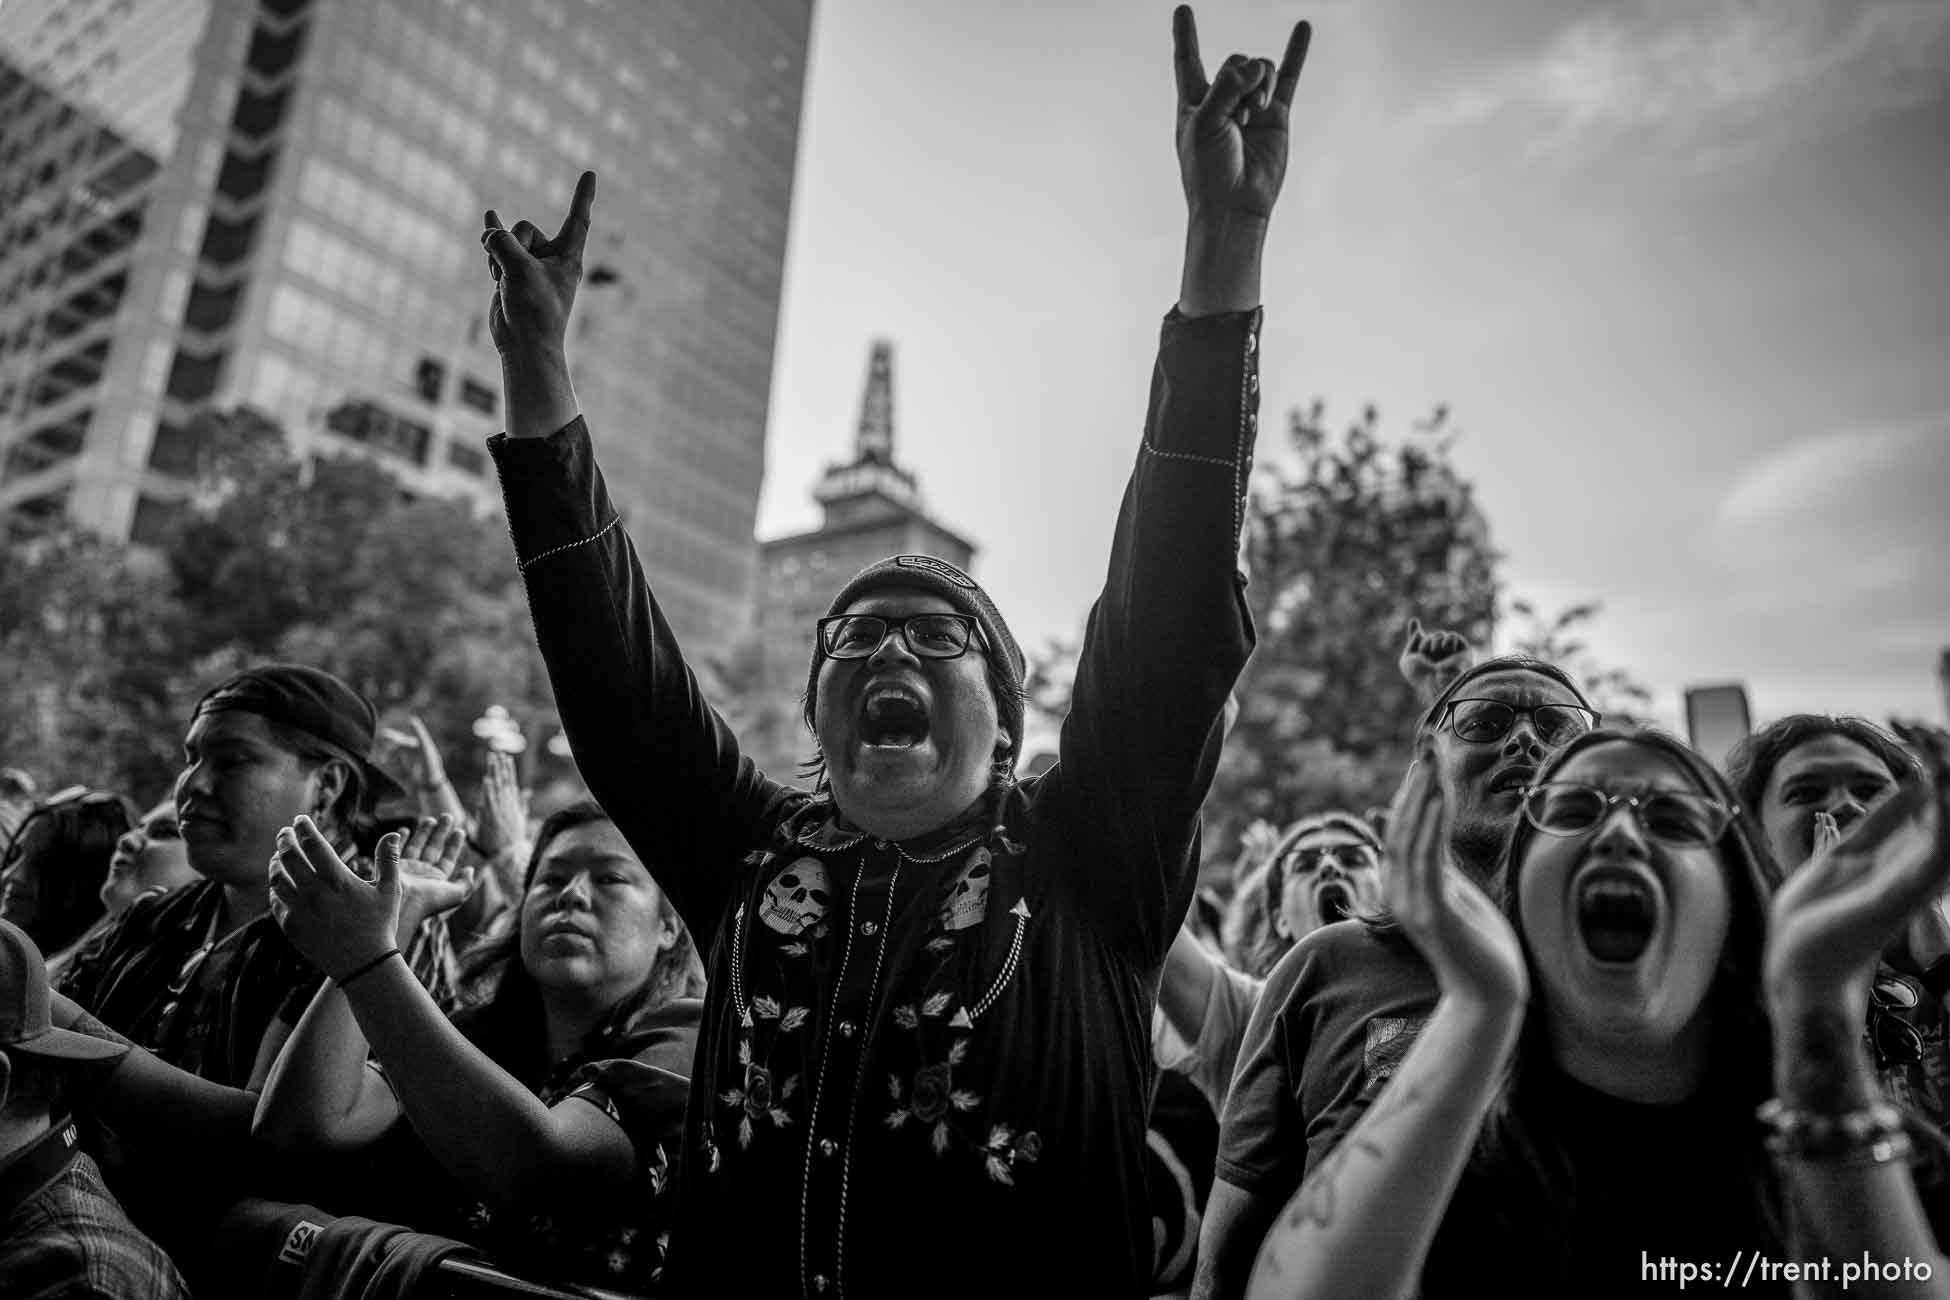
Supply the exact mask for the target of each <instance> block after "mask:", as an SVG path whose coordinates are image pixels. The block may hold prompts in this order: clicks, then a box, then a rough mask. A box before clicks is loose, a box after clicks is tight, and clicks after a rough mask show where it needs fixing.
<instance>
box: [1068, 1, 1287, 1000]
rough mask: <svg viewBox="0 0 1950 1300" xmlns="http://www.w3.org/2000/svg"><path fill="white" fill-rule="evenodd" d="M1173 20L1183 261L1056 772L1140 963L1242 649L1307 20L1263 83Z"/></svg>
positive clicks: (1168, 902)
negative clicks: (1215, 55)
mask: <svg viewBox="0 0 1950 1300" xmlns="http://www.w3.org/2000/svg"><path fill="white" fill-rule="evenodd" d="M1173 23H1174V29H1173V34H1174V42H1175V47H1176V51H1175V66H1176V71H1177V83H1178V100H1177V148H1178V159H1179V171H1180V175H1181V178H1182V180H1183V182H1184V189H1185V200H1186V235H1185V265H1184V271H1183V274H1182V276H1181V278H1180V290H1179V300H1178V305H1177V308H1176V310H1174V311H1173V313H1172V314H1171V315H1170V316H1169V317H1168V318H1167V319H1166V321H1165V326H1164V331H1163V337H1162V339H1161V341H1160V345H1159V351H1158V360H1157V365H1156V368H1155V370H1154V372H1153V376H1152V383H1151V401H1150V410H1149V413H1148V415H1147V417H1146V421H1145V430H1144V441H1143V445H1142V447H1141V448H1140V450H1139V453H1138V459H1137V466H1136V468H1135V469H1134V470H1133V471H1132V474H1131V479H1130V484H1129V486H1128V487H1127V488H1126V490H1125V494H1124V500H1123V504H1122V506H1121V508H1120V510H1119V512H1118V519H1117V528H1116V532H1115V534H1114V535H1113V537H1112V541H1111V554H1110V566H1109V574H1108V576H1107V578H1106V581H1105V583H1104V588H1103V594H1102V595H1101V596H1100V597H1099V598H1098V600H1097V604H1096V606H1095V607H1094V608H1093V609H1092V610H1091V613H1090V619H1089V623H1088V625H1087V627H1086V629H1085V633H1084V640H1083V648H1082V650H1081V652H1080V654H1079V658H1078V664H1077V674H1076V682H1075V686H1074V688H1073V691H1072V696H1071V711H1070V715H1069V718H1068V719H1067V720H1066V722H1065V723H1064V727H1063V735H1062V740H1061V745H1060V757H1061V772H1060V776H1059V779H1060V780H1061V781H1062V782H1063V783H1064V789H1065V790H1066V791H1068V792H1069V795H1070V797H1071V799H1072V800H1073V802H1072V803H1071V804H1070V805H1069V807H1070V809H1071V814H1070V818H1071V820H1070V825H1071V827H1072V832H1071V833H1072V835H1073V836H1074V837H1075V838H1076V839H1077V841H1078V848H1079V852H1078V853H1077V854H1076V855H1075V856H1076V859H1077V861H1078V862H1079V863H1080V864H1084V865H1081V866H1080V868H1079V870H1080V874H1081V877H1082V878H1081V879H1080V880H1079V881H1077V882H1076V883H1077V885H1078V886H1079V887H1080V888H1082V889H1083V890H1085V891H1087V897H1088V898H1089V899H1090V900H1091V908H1092V914H1093V915H1094V916H1096V917H1097V918H1098V920H1099V922H1100V923H1101V924H1102V925H1103V926H1104V927H1105V931H1106V933H1107V934H1108V935H1109V936H1110V937H1111V938H1112V940H1113V941H1114V942H1116V943H1117V944H1118V945H1119V946H1120V947H1121V948H1123V949H1124V951H1126V952H1127V953H1128V954H1129V955H1130V956H1131V957H1132V958H1133V959H1135V960H1138V961H1141V962H1144V963H1146V964H1151V963H1156V962H1159V961H1162V960H1163V958H1164V956H1165V951H1166V949H1167V948H1168V947H1169V946H1170V943H1171V938H1172V934H1173V933H1174V932H1175V931H1176V930H1177V928H1178V924H1179V921H1180V920H1181V919H1182V918H1183V916H1184V913H1185V909H1186V907H1187V906H1188V905H1189V904H1190V900H1191V893H1192V887H1193V875H1194V873H1195V871H1196V868H1197V862H1196V856H1197V855H1196V852H1195V844H1196V838H1197V817H1198V807H1199V804H1200V803H1201V802H1202V801H1203V800H1204V797H1205V792H1206V790H1207V789H1208V788H1209V786H1210V785H1211V781H1212V774H1213V771H1214V768H1215V766H1216V764H1217V761H1218V751H1219V743H1220V736H1221V722H1220V720H1221V716H1222V714H1223V712H1224V708H1225V702H1226V697H1227V694H1228V692H1229V691H1230V690H1231V688H1232V684H1233V682H1234V680H1235V679H1236V678H1237V677H1238V674H1239V670H1240V669H1241V668H1242V667H1243V666H1244V664H1245V661H1246V656H1247V654H1248V653H1250V651H1251V649H1252V644H1253V632H1252V623H1251V619H1250V617H1249V615H1248V614H1247V611H1246V604H1245V599H1244V593H1243V591H1242V590H1241V586H1242V580H1241V578H1240V577H1239V573H1238V554H1239V537H1240V529H1241V527H1242V524H1243V520H1244V499H1245V497H1244V493H1245V487H1246V479H1247V475H1248V473H1249V471H1250V469H1251V465H1252V451H1253V442H1254V439H1255V436H1256V434H1257V432H1258V405H1259V378H1258V364H1259V318H1258V307H1259V285H1260V259H1261V254H1262V250H1263V246H1264V243H1265V238H1266V226H1267V221H1268V219H1269V218H1270V217H1271V215H1272V211H1273V205H1274V201H1275V200H1276V199H1277V198H1278V196H1279V191H1280V184H1281V181H1282V180H1283V179H1284V177H1285V173H1286V153H1287V114H1288V108H1289V105H1290V104H1291V103H1292V100H1293V91H1294V87H1295V85H1296V84H1297V83H1298V81H1299V78H1300V68H1301V65H1302V63H1303V62H1304V61H1305V59H1306V52H1307V42H1308V38H1309V28H1308V27H1307V25H1306V24H1305V23H1301V24H1299V25H1297V26H1296V27H1295V28H1294V29H1293V33H1292V38H1291V40H1290V41H1289V42H1288V45H1287V49H1286V56H1285V58H1284V60H1283V61H1282V62H1281V64H1280V67H1279V69H1278V70H1277V72H1276V71H1275V69H1274V67H1273V64H1272V63H1271V62H1270V61H1268V60H1265V59H1249V58H1247V57H1246V56H1244V55H1234V56H1233V57H1232V58H1230V59H1228V60H1226V62H1225V63H1224V65H1222V66H1221V67H1220V69H1219V72H1218V75H1217V76H1216V77H1214V78H1213V79H1212V80H1211V81H1209V82H1208V81H1207V80H1206V77H1205V71H1204V66H1203V64H1202V62H1201V60H1200V58H1199V53H1198V37H1197V32H1196V30H1195V28H1194V27H1193V23H1192V15H1191V11H1190V10H1189V9H1186V8H1183V7H1181V8H1180V9H1179V10H1178V12H1177V14H1176V15H1175V17H1174V20H1173Z"/></svg>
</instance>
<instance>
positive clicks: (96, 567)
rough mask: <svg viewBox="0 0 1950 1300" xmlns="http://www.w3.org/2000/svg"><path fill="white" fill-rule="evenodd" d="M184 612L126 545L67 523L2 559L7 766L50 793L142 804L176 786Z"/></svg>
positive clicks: (0, 640)
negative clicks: (122, 796) (89, 793)
mask: <svg viewBox="0 0 1950 1300" xmlns="http://www.w3.org/2000/svg"><path fill="white" fill-rule="evenodd" d="M179 623H180V611H178V609H177V608H176V606H175V604H174V603H173V602H172V601H171V600H170V599H169V598H168V594H167V592H166V590H165V589H164V588H163V586H162V584H160V583H159V582H158V581H156V579H155V576H154V575H153V574H145V573H144V572H142V570H141V569H140V567H139V566H135V565H131V564H130V563H129V562H128V557H127V553H126V548H124V547H120V546H117V545H114V544H112V543H110V542H106V541H104V540H103V539H101V538H100V537H98V536H96V535H94V534H92V533H89V532H86V531H83V530H81V529H78V528H75V527H74V526H72V525H66V524H64V525H61V526H58V527H56V528H55V529H54V530H53V531H51V532H50V533H48V534H45V535H43V536H41V537H38V538H35V539H34V540H33V541H31V542H28V543H26V544H16V545H12V546H9V547H7V548H5V550H4V552H0V700H5V701H6V707H5V708H4V709H0V762H4V763H6V764H7V765H9V766H20V767H24V768H26V769H27V770H28V771H30V772H31V773H33V775H34V776H35V778H36V780H38V781H39V782H40V784H41V788H42V789H43V790H50V791H51V790H56V789H59V788H61V787H62V786H64V785H69V784H88V785H94V786H102V787H107V788H109V789H113V790H118V791H121V792H125V793H128V794H130V795H133V796H136V797H138V798H142V799H149V798H153V797H157V796H160V795H161V794H162V793H164V792H165V791H166V789H167V788H168V785H169V783H170V781H171V780H173V779H174V777H175V774H176V768H177V765H178V764H177V754H178V746H179V743H180V741H181V740H182V725H181V722H180V720H176V719H175V704H174V698H173V697H174V683H173V679H172V671H171V670H172V666H173V659H174V643H175V640H176V635H177V630H178V626H179Z"/></svg>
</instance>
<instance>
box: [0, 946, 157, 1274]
mask: <svg viewBox="0 0 1950 1300" xmlns="http://www.w3.org/2000/svg"><path fill="white" fill-rule="evenodd" d="M128 1050H129V1049H128V1048H127V1047H126V1046H125V1045H123V1044H121V1043H116V1042H110V1041H107V1040H105V1039H102V1038H93V1037H89V1036H87V1035H83V1034H77V1033H73V1032H71V1031H69V1030H66V1029H57V1028H55V1027H54V1025H53V1024H52V1022H51V1020H50V1018H49V997H48V988H47V970H46V967H45V966H43V964H42V962H41V954H40V952H39V951H38V950H37V949H36V948H35V947H34V945H33V942H32V941H31V940H29V939H28V937H27V936H26V934H25V933H23V932H22V931H21V930H20V929H19V928H18V927H16V926H13V925H10V924H8V923H7V922H5V921H0V1291H4V1293H5V1294H6V1295H8V1296H10V1297H18V1298H19V1300H57V1298H63V1297H70V1296H72V1297H96V1296H143V1297H150V1296H155V1297H161V1298H162V1300H172V1298H173V1297H179V1296H180V1297H187V1296H188V1295H189V1290H188V1288H187V1287H185V1286H184V1284H183V1279H182V1276H181V1274H179V1273H178V1272H177V1270H176V1266H175V1264H173V1263H171V1262H170V1259H169V1256H167V1255H165V1254H164V1253H163V1252H162V1251H161V1249H159V1248H158V1247H157V1246H156V1244H155V1243H154V1242H152V1241H150V1240H149V1239H148V1238H147V1237H145V1236H143V1235H142V1234H141V1233H140V1232H138V1231H137V1230H136V1228H135V1225H134V1224H132V1223H130V1222H129V1218H128V1216H127V1215H126V1214H124V1213H123V1212H122V1207H121V1206H120V1205H118V1204H117V1203H116V1201H115V1198H114V1197H113V1196H111V1195H109V1192H108V1188H107V1187H106V1186H105V1185H104V1184H103V1182H102V1176H101V1171H100V1170H98V1169H96V1168H95V1162H94V1161H93V1160H90V1159H89V1158H88V1156H87V1155H86V1154H85V1153H83V1151H82V1150H81V1146H80V1137H79V1134H78V1133H77V1131H76V1128H75V1125H74V1123H73V1121H72V1120H70V1119H69V1118H68V1115H67V1110H66V1107H65V1106H64V1105H63V1104H62V1099H63V1097H64V1095H65V1093H66V1091H67V1088H68V1086H69V1084H70V1083H71V1081H72V1079H73V1076H75V1075H76V1074H78V1073H81V1072H83V1071H86V1070H87V1069H88V1067H89V1065H91V1064H93V1063H97V1062H105V1061H113V1060H117V1059H118V1058H120V1057H122V1056H124V1055H125V1054H126V1053H127V1052H128Z"/></svg>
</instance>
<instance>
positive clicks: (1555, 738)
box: [1446, 699, 1602, 746]
mask: <svg viewBox="0 0 1950 1300" xmlns="http://www.w3.org/2000/svg"><path fill="white" fill-rule="evenodd" d="M1446 712H1447V716H1448V721H1449V726H1450V729H1451V730H1453V731H1454V732H1455V733H1456V737H1457V739H1459V740H1466V741H1468V742H1469V743H1470V744H1472V745H1493V744H1495V743H1496V742H1497V741H1499V740H1501V739H1503V738H1504V737H1505V736H1507V735H1509V734H1510V729H1511V728H1513V727H1515V726H1516V725H1517V719H1518V718H1529V719H1530V726H1531V728H1532V730H1534V731H1535V732H1536V733H1537V739H1539V740H1541V741H1543V742H1544V743H1545V744H1546V745H1553V746H1555V745H1561V744H1563V743H1564V742H1565V741H1567V740H1569V739H1571V738H1572V737H1573V736H1581V735H1583V734H1584V733H1585V732H1587V731H1590V730H1592V729H1594V728H1595V727H1597V725H1598V723H1599V722H1600V721H1602V719H1601V717H1600V715H1599V714H1598V713H1597V712H1596V711H1595V710H1593V709H1587V708H1584V707H1583V706H1582V705H1577V704H1538V705H1534V706H1531V707H1528V708H1526V707H1524V706H1522V705H1518V704H1510V703H1507V702H1506V701H1503V700H1490V699H1462V700H1451V701H1449V707H1448V709H1447V710H1446Z"/></svg>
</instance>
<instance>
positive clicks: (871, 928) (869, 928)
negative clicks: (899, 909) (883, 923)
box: [860, 921, 880, 939]
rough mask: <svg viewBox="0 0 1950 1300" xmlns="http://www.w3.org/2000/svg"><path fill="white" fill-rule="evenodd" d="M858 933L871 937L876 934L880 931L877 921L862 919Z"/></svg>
mask: <svg viewBox="0 0 1950 1300" xmlns="http://www.w3.org/2000/svg"><path fill="white" fill-rule="evenodd" d="M860 933H861V934H864V935H866V936H867V938H869V939H871V938H873V937H874V936H875V935H876V934H879V933H880V926H879V924H878V923H876V922H873V921H862V922H860Z"/></svg>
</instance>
